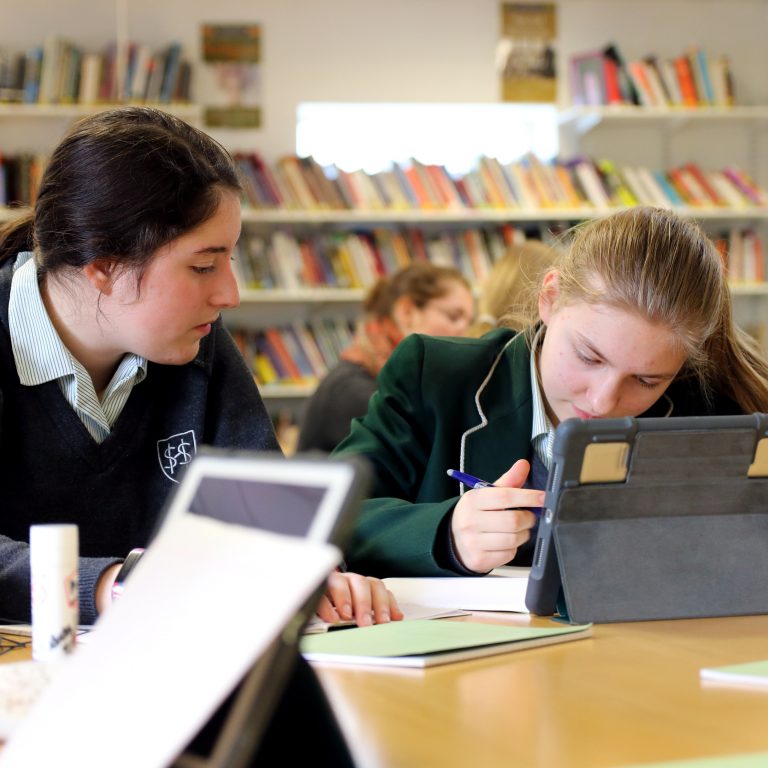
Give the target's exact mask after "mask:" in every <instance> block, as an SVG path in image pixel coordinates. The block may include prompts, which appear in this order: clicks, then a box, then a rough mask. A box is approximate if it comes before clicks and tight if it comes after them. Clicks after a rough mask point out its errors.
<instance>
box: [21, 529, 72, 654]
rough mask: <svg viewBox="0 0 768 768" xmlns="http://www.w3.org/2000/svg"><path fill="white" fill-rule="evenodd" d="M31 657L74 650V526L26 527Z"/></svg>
mask: <svg viewBox="0 0 768 768" xmlns="http://www.w3.org/2000/svg"><path fill="white" fill-rule="evenodd" d="M29 548H30V555H29V557H30V569H31V575H32V658H33V659H35V660H36V661H47V660H50V659H54V658H56V657H58V656H61V655H63V654H66V653H71V652H72V651H73V650H74V648H75V640H76V637H77V626H78V622H79V618H80V601H79V590H78V572H77V560H78V535H77V526H76V525H55V524H50V525H32V526H30V528H29Z"/></svg>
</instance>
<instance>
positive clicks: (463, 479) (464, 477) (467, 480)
mask: <svg viewBox="0 0 768 768" xmlns="http://www.w3.org/2000/svg"><path fill="white" fill-rule="evenodd" d="M448 476H449V477H452V478H453V479H454V480H458V481H459V482H460V483H464V485H466V486H467V488H493V487H494V485H493V483H489V482H488V481H487V480H481V479H480V478H479V477H474V476H473V475H468V474H467V473H466V472H459V470H458V469H449V470H448Z"/></svg>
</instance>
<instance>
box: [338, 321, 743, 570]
mask: <svg viewBox="0 0 768 768" xmlns="http://www.w3.org/2000/svg"><path fill="white" fill-rule="evenodd" d="M530 357H531V353H530V350H529V348H528V344H527V341H526V338H525V337H524V336H523V335H520V334H518V335H515V332H514V331H512V330H509V329H499V330H496V331H492V332H491V333H489V334H486V335H485V336H483V337H481V338H479V339H468V338H440V337H430V336H421V335H412V336H408V337H407V338H406V339H404V340H403V341H402V342H401V343H400V344H399V345H398V347H397V349H396V350H395V352H394V353H393V355H392V356H391V357H390V359H389V361H388V362H387V364H386V365H385V366H384V368H383V369H382V371H381V373H380V374H379V379H378V390H377V392H376V393H375V394H374V395H373V396H372V398H371V400H370V402H369V405H368V413H367V414H366V415H365V416H364V417H363V418H361V419H355V420H354V421H353V422H352V426H351V432H350V434H349V435H348V436H347V437H346V438H345V439H344V440H343V441H342V442H341V443H340V444H339V446H338V447H337V448H336V450H335V451H334V453H333V455H334V456H344V455H349V454H363V455H364V456H366V457H367V458H368V459H369V460H370V461H371V463H372V465H373V470H374V473H375V482H374V487H373V491H372V493H371V498H370V499H369V500H368V501H366V502H365V503H364V504H363V507H362V510H361V514H360V518H359V521H358V525H357V529H356V533H355V537H354V539H353V543H352V546H351V547H350V550H349V552H347V553H346V554H347V563H348V565H349V566H350V568H351V569H353V570H357V571H360V572H362V573H365V574H368V575H372V576H382V577H384V576H398V575H400V576H405V575H409V576H429V575H431V576H439V575H443V576H447V575H455V572H454V571H450V570H446V569H445V568H443V567H441V566H440V564H439V563H438V562H437V561H436V559H435V555H434V550H435V542H436V539H437V536H438V530H439V529H440V526H441V524H444V525H447V524H448V523H449V521H450V513H451V512H452V510H453V508H454V506H455V505H456V503H457V502H458V500H459V484H458V483H457V482H456V481H455V480H453V479H451V478H450V477H448V476H447V474H446V470H448V469H450V468H454V469H463V470H464V471H466V472H469V473H470V474H473V475H476V476H477V477H481V478H483V479H485V480H489V481H491V482H492V481H493V480H495V479H496V478H497V477H499V476H500V475H502V474H503V473H504V472H506V470H507V469H509V467H511V466H512V464H514V462H515V461H517V460H518V459H521V458H525V459H527V458H528V457H529V456H530V451H531V447H530V439H531V426H532V419H533V405H532V395H531V379H530ZM667 392H668V395H669V396H667V395H665V396H664V398H663V400H662V401H659V403H658V404H657V406H658V407H655V408H654V409H651V410H650V411H648V412H646V413H645V414H643V415H644V416H660V415H665V414H666V413H667V412H669V410H670V406H671V404H672V402H674V409H673V413H675V415H678V414H679V415H690V414H697V413H698V414H705V413H716V412H722V413H732V412H736V410H737V409H735V406H734V405H733V403H730V402H724V401H718V404H717V407H715V406H712V405H707V404H706V402H705V401H704V399H703V398H702V396H701V395H700V393H698V390H695V391H694V389H693V388H692V387H691V385H690V384H687V385H686V386H685V388H677V387H675V386H674V385H673V386H672V387H670V388H669V389H668V391H667ZM462 451H463V457H464V461H463V463H462V461H461V459H462Z"/></svg>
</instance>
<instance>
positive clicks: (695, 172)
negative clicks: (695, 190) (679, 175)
mask: <svg viewBox="0 0 768 768" xmlns="http://www.w3.org/2000/svg"><path fill="white" fill-rule="evenodd" d="M684 168H685V169H686V170H687V171H688V172H689V173H690V174H691V176H693V177H694V179H696V181H697V182H698V183H699V186H700V187H701V188H702V189H703V190H704V191H705V192H706V193H707V196H708V197H709V198H710V199H711V200H712V202H713V203H714V204H715V205H726V202H725V200H723V198H722V197H721V196H720V195H719V194H718V193H717V190H716V189H715V188H714V187H713V186H712V184H710V182H709V179H708V178H707V177H706V176H705V175H704V173H703V172H702V170H701V168H699V166H698V165H697V164H696V163H686V164H685V166H684Z"/></svg>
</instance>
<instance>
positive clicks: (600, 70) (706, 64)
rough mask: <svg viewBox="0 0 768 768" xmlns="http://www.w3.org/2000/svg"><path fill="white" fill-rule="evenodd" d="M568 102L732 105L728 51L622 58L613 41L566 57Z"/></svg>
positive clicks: (693, 49)
mask: <svg viewBox="0 0 768 768" xmlns="http://www.w3.org/2000/svg"><path fill="white" fill-rule="evenodd" d="M569 68H570V88H571V102H572V103H573V104H575V105H582V106H604V105H638V106H641V107H718V108H723V107H733V106H734V105H735V103H736V99H735V93H734V83H733V76H732V73H731V69H730V63H729V60H728V57H727V56H724V55H709V54H707V52H705V51H704V50H703V49H701V48H700V47H699V46H690V47H689V48H688V49H687V50H685V51H684V52H682V53H680V54H678V55H676V56H673V57H671V58H669V57H661V56H656V55H654V54H647V55H646V56H643V57H641V58H635V59H630V60H626V61H625V59H624V58H623V57H622V56H621V54H620V53H619V50H618V47H617V46H616V45H614V44H611V45H608V46H606V47H605V48H603V49H601V50H598V51H591V52H588V53H580V54H576V55H574V56H571V57H570V60H569Z"/></svg>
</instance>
